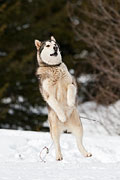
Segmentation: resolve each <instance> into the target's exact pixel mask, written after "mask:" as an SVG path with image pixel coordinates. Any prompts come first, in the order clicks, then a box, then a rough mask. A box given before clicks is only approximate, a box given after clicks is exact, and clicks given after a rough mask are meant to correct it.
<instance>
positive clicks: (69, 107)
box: [36, 63, 91, 160]
mask: <svg viewBox="0 0 120 180" xmlns="http://www.w3.org/2000/svg"><path fill="white" fill-rule="evenodd" d="M36 75H37V76H38V77H39V79H40V91H41V93H42V96H43V98H44V100H45V101H46V102H47V103H48V105H49V111H48V120H49V124H50V132H51V136H52V139H53V141H54V146H55V151H56V159H57V160H62V159H63V157H62V154H61V149H60V143H59V140H60V134H61V133H62V132H63V131H64V130H67V131H69V132H72V133H73V134H74V135H75V137H76V141H77V145H78V149H79V150H80V152H81V153H82V155H84V156H85V157H90V156H91V153H88V152H87V151H86V150H85V148H84V147H83V145H82V136H83V128H82V124H81V121H80V118H79V113H78V110H77V105H76V101H75V99H76V89H77V87H76V84H75V81H74V80H73V77H72V76H71V74H70V73H69V72H68V69H67V67H66V65H65V64H64V63H62V64H61V65H60V66H55V67H51V66H46V67H45V66H42V64H41V66H40V67H38V69H37V72H36Z"/></svg>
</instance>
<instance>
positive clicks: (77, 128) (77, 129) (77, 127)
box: [69, 110, 92, 157]
mask: <svg viewBox="0 0 120 180" xmlns="http://www.w3.org/2000/svg"><path fill="white" fill-rule="evenodd" d="M69 121H70V129H71V131H72V133H73V135H74V136H75V138H76V142H77V146H78V149H79V151H80V152H81V154H82V155H83V156H85V157H90V156H92V154H91V153H88V152H87V151H86V149H85V148H84V146H83V143H82V139H83V127H82V123H81V121H80V119H79V113H78V112H77V110H74V111H73V113H72V115H71V117H70V120H69Z"/></svg>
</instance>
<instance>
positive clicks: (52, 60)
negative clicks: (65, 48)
mask: <svg viewBox="0 0 120 180" xmlns="http://www.w3.org/2000/svg"><path fill="white" fill-rule="evenodd" d="M47 45H49V46H50V47H46V46H47ZM54 46H55V42H54V41H51V42H49V41H47V42H46V45H45V47H44V49H43V50H42V52H41V55H40V56H41V59H42V61H43V62H45V63H46V64H49V65H56V64H59V63H61V62H62V57H61V54H60V51H59V48H58V55H57V56H50V54H53V53H54V49H53V47H54Z"/></svg>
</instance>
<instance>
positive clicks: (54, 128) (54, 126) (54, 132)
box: [49, 112, 63, 161]
mask: <svg viewBox="0 0 120 180" xmlns="http://www.w3.org/2000/svg"><path fill="white" fill-rule="evenodd" d="M49 122H50V133H51V137H52V139H53V142H54V147H55V153H56V160H57V161H61V160H62V159H63V157H62V154H61V148H60V134H61V130H60V127H59V125H58V123H60V122H59V120H58V119H57V116H56V114H55V113H54V112H51V114H50V115H49Z"/></svg>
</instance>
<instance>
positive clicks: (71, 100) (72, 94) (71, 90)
mask: <svg viewBox="0 0 120 180" xmlns="http://www.w3.org/2000/svg"><path fill="white" fill-rule="evenodd" d="M75 98H76V87H75V86H74V85H73V84H69V85H68V90H67V104H68V106H71V107H72V106H74V105H75Z"/></svg>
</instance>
